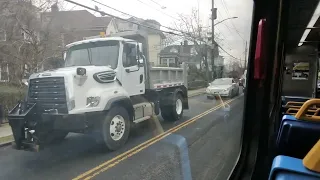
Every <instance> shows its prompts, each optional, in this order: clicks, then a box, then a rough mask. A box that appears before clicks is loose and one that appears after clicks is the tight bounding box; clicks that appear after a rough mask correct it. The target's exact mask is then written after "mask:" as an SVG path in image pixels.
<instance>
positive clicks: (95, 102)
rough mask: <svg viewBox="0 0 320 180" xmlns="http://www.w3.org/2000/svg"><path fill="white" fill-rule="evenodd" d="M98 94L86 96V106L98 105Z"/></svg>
mask: <svg viewBox="0 0 320 180" xmlns="http://www.w3.org/2000/svg"><path fill="white" fill-rule="evenodd" d="M99 102H100V96H95V97H92V96H91V97H87V107H96V106H98V105H99Z"/></svg>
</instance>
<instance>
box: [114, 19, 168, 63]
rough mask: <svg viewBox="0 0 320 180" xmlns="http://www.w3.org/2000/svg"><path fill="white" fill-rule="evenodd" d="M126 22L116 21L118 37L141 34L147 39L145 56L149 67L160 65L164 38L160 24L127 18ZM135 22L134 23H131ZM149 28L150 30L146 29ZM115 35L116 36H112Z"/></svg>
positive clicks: (150, 20)
mask: <svg viewBox="0 0 320 180" xmlns="http://www.w3.org/2000/svg"><path fill="white" fill-rule="evenodd" d="M127 20H128V21H130V22H128V21H123V20H117V21H116V22H117V27H118V30H119V33H118V35H119V36H121V35H122V34H129V33H131V34H141V35H143V36H144V37H147V42H146V44H147V48H146V49H147V52H146V56H147V58H148V59H149V62H150V65H151V66H157V65H159V64H160V59H159V54H160V51H161V49H162V48H163V40H164V39H165V38H166V37H165V35H164V34H163V33H162V32H161V31H160V26H161V24H160V23H159V22H157V21H156V20H152V19H147V20H144V19H140V18H133V17H131V18H129V19H127ZM131 22H135V23H131ZM146 26H147V27H146ZM148 27H151V28H148ZM114 35H117V34H114Z"/></svg>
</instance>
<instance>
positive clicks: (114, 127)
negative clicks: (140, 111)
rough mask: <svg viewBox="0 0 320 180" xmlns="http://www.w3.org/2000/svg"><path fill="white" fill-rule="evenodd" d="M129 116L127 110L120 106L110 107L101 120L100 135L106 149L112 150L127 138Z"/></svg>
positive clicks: (121, 144)
mask: <svg viewBox="0 0 320 180" xmlns="http://www.w3.org/2000/svg"><path fill="white" fill-rule="evenodd" d="M129 131H130V118H129V114H128V112H127V110H126V109H125V108H123V107H120V106H115V107H112V108H111V109H110V110H109V111H108V113H107V116H106V117H105V119H104V120H103V122H102V136H103V140H104V143H105V145H106V147H107V149H109V150H111V151H114V150H117V149H119V148H120V147H122V146H123V145H124V144H125V143H126V142H127V140H128V137H129Z"/></svg>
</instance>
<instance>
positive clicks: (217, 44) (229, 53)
mask: <svg viewBox="0 0 320 180" xmlns="http://www.w3.org/2000/svg"><path fill="white" fill-rule="evenodd" d="M217 46H218V47H219V48H220V49H221V50H222V51H223V52H225V53H226V54H228V55H229V56H230V57H232V58H234V59H237V60H241V59H239V58H236V57H234V56H233V55H231V54H230V53H229V52H228V51H226V50H225V49H223V47H221V46H220V45H219V44H217Z"/></svg>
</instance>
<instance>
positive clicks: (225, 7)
mask: <svg viewBox="0 0 320 180" xmlns="http://www.w3.org/2000/svg"><path fill="white" fill-rule="evenodd" d="M221 2H222V6H223V7H224V9H225V11H226V13H227V15H228V16H230V13H229V10H228V7H227V6H226V4H225V2H224V0H221ZM231 25H232V26H233V28H234V30H235V31H236V32H237V34H238V35H239V37H240V38H241V39H242V40H244V41H245V39H244V38H243V37H242V35H241V34H240V32H239V31H238V29H237V28H236V26H235V25H234V24H233V22H232V20H231Z"/></svg>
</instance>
